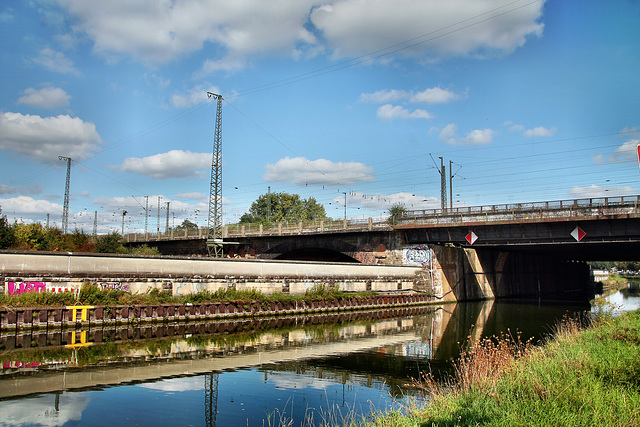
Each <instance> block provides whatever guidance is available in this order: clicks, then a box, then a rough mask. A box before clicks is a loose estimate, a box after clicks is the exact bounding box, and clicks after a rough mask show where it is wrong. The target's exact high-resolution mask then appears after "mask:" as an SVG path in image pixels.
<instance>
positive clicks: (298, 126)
mask: <svg viewBox="0 0 640 427" xmlns="http://www.w3.org/2000/svg"><path fill="white" fill-rule="evenodd" d="M0 28H1V36H0V47H1V50H0V67H1V70H2V71H0V76H1V77H2V83H1V84H2V90H1V91H0V150H1V151H0V152H1V156H0V167H1V170H2V173H1V174H0V206H1V207H2V213H3V214H4V215H7V217H8V218H9V219H10V220H13V219H14V218H17V219H18V220H22V221H25V222H32V221H39V222H42V223H45V222H46V221H47V214H48V215H49V221H50V224H51V225H56V226H60V223H61V218H62V209H63V201H64V200H63V199H64V189H65V178H66V167H65V166H66V164H65V162H63V161H60V160H59V159H58V157H59V156H64V157H70V158H72V169H71V182H70V203H69V208H70V211H69V229H70V230H73V229H74V228H78V229H83V230H85V231H86V232H92V231H93V219H94V212H96V211H97V212H98V231H99V232H101V233H102V232H108V231H111V230H117V231H120V229H121V224H122V211H123V210H127V212H128V215H127V216H126V217H125V219H126V224H125V232H134V231H143V230H144V227H145V221H144V218H145V216H144V206H145V205H146V203H147V200H148V206H149V216H148V226H147V227H148V230H149V231H155V230H156V229H157V228H158V227H159V228H160V229H161V230H162V231H164V228H165V225H166V217H167V210H166V208H167V202H168V203H169V218H170V224H169V225H170V226H172V225H176V226H177V225H179V224H180V223H182V221H183V220H184V219H189V220H191V221H194V222H197V223H198V224H199V225H202V226H204V225H206V223H207V211H208V197H209V185H210V172H211V153H212V148H213V133H214V124H215V111H216V109H215V102H214V101H211V100H208V99H207V96H206V92H207V91H211V92H214V93H220V94H222V95H223V97H224V102H223V114H222V116H223V118H222V121H223V126H222V135H223V136H222V139H223V149H222V151H223V154H222V156H223V163H224V167H223V210H224V222H225V223H234V222H237V220H238V218H239V217H240V216H241V215H242V214H243V213H244V212H246V211H247V210H248V209H249V206H250V205H251V203H252V202H253V201H254V200H256V199H257V198H258V197H259V196H260V195H261V194H265V193H266V192H267V190H268V188H269V187H270V189H271V191H272V192H287V193H295V194H300V195H301V196H302V197H304V198H306V197H309V196H313V197H315V198H316V199H317V201H318V202H320V203H322V204H323V205H324V206H325V208H326V211H327V214H328V215H329V216H331V217H334V218H342V217H343V215H344V200H345V194H344V193H346V199H347V216H348V217H350V218H367V217H374V218H379V217H381V216H383V215H385V213H386V211H387V210H388V208H389V207H390V206H391V205H392V204H394V203H402V204H404V205H405V207H407V208H408V209H427V208H428V209H430V208H438V207H440V203H441V202H440V173H439V169H438V168H439V162H440V160H439V158H440V157H442V158H443V161H444V163H445V164H446V166H447V168H448V166H449V162H450V161H451V162H453V173H455V176H454V177H453V199H454V200H453V203H454V206H475V205H485V204H502V203H516V202H530V201H544V200H564V199H573V198H583V197H602V196H619V195H635V194H637V193H638V190H639V188H640V180H639V178H640V175H639V168H638V160H637V156H636V146H637V145H638V144H639V143H640V127H639V126H640V118H639V116H638V111H640V108H639V107H640V84H638V75H640V3H638V2H636V1H632V0H616V1H611V2H602V1H598V0H548V1H533V0H449V1H447V2H443V1H439V0H318V1H314V0H298V1H291V0H273V1H269V2H265V1H263V0H246V1H242V2H230V1H226V0H175V1H154V0H112V1H109V2H100V3H99V5H98V3H93V2H87V1H85V0H57V1H56V0H31V1H17V0H16V1H11V0H8V1H4V2H2V3H0ZM448 174H449V171H448V170H447V175H448ZM158 201H159V202H158ZM158 205H159V206H160V208H161V209H160V224H158Z"/></svg>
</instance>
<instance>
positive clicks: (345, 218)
mask: <svg viewBox="0 0 640 427" xmlns="http://www.w3.org/2000/svg"><path fill="white" fill-rule="evenodd" d="M342 194H344V220H345V221H346V220H347V193H345V192H344V191H343V192H342Z"/></svg>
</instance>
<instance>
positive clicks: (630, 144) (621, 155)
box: [593, 139, 640, 164]
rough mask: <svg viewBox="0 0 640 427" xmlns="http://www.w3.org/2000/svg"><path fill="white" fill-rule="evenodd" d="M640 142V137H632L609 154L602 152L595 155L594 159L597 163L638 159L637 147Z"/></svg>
mask: <svg viewBox="0 0 640 427" xmlns="http://www.w3.org/2000/svg"><path fill="white" fill-rule="evenodd" d="M638 144H640V139H631V140H629V141H627V142H625V143H624V144H622V145H621V146H620V147H618V148H616V149H615V151H614V152H613V153H611V154H609V155H607V156H604V155H602V154H599V155H596V156H593V160H594V161H595V162H596V163H597V164H601V163H604V162H606V163H622V162H629V161H637V159H638V154H637V147H638Z"/></svg>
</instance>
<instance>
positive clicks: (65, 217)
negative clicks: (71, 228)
mask: <svg viewBox="0 0 640 427" xmlns="http://www.w3.org/2000/svg"><path fill="white" fill-rule="evenodd" d="M58 160H64V161H66V162H67V182H66V184H65V186H64V207H63V208H62V233H63V234H67V231H68V224H69V181H70V180H71V157H64V156H58Z"/></svg>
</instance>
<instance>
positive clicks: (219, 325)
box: [0, 287, 640, 426]
mask: <svg viewBox="0 0 640 427" xmlns="http://www.w3.org/2000/svg"><path fill="white" fill-rule="evenodd" d="M608 298H609V300H610V301H611V302H612V303H613V304H615V305H616V306H617V307H618V309H619V310H626V309H633V308H637V307H638V306H639V305H640V292H639V291H638V288H637V287H631V288H630V289H625V290H622V291H619V292H617V293H615V294H613V295H611V296H609V297H608ZM588 309H589V307H588V306H585V305H567V304H566V303H563V304H549V303H537V302H536V303H523V302H513V301H485V302H474V303H459V304H448V305H441V306H428V307H421V308H404V309H396V310H382V311H371V312H355V313H342V314H333V315H326V316H297V317H287V318H272V319H259V320H258V319H255V320H241V321H235V322H233V321H224V322H207V323H198V324H184V323H182V324H158V325H147V326H140V327H120V328H100V329H94V330H85V331H77V332H75V333H72V332H61V331H39V332H36V331H22V332H20V333H17V334H16V333H3V334H2V335H1V336H0V362H1V364H2V370H1V374H0V425H43V426H45V425H46V426H73V425H98V426H100V425H104V426H113V425H121V424H127V425H143V426H146V425H158V426H160V425H185V426H203V425H205V426H214V425H218V426H268V425H294V426H299V425H317V424H321V423H323V422H330V423H334V424H341V421H342V420H344V419H348V418H349V417H351V416H367V415H368V414H370V413H372V412H375V411H379V410H380V411H384V410H385V409H390V408H398V407H401V406H402V405H403V404H406V403H408V402H409V401H410V400H411V399H420V395H419V394H417V392H416V391H415V390H416V389H415V387H414V381H416V380H419V379H420V376H421V373H422V372H432V373H433V374H434V375H435V376H436V377H440V378H444V377H445V376H446V375H448V373H450V371H451V362H452V360H454V359H455V358H456V357H458V356H459V353H460V350H461V349H462V348H464V347H465V346H466V345H468V344H469V341H470V340H477V339H479V338H481V337H486V336H492V335H500V334H504V333H510V334H512V335H516V334H519V335H520V336H521V339H522V340H523V341H525V340H528V339H532V340H533V341H534V342H536V341H539V340H543V339H544V338H545V337H547V336H548V335H549V334H550V333H551V332H552V331H553V328H554V325H555V324H556V323H557V322H558V321H559V320H560V319H562V318H563V317H564V316H567V315H574V314H576V313H578V312H583V311H585V310H588Z"/></svg>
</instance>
